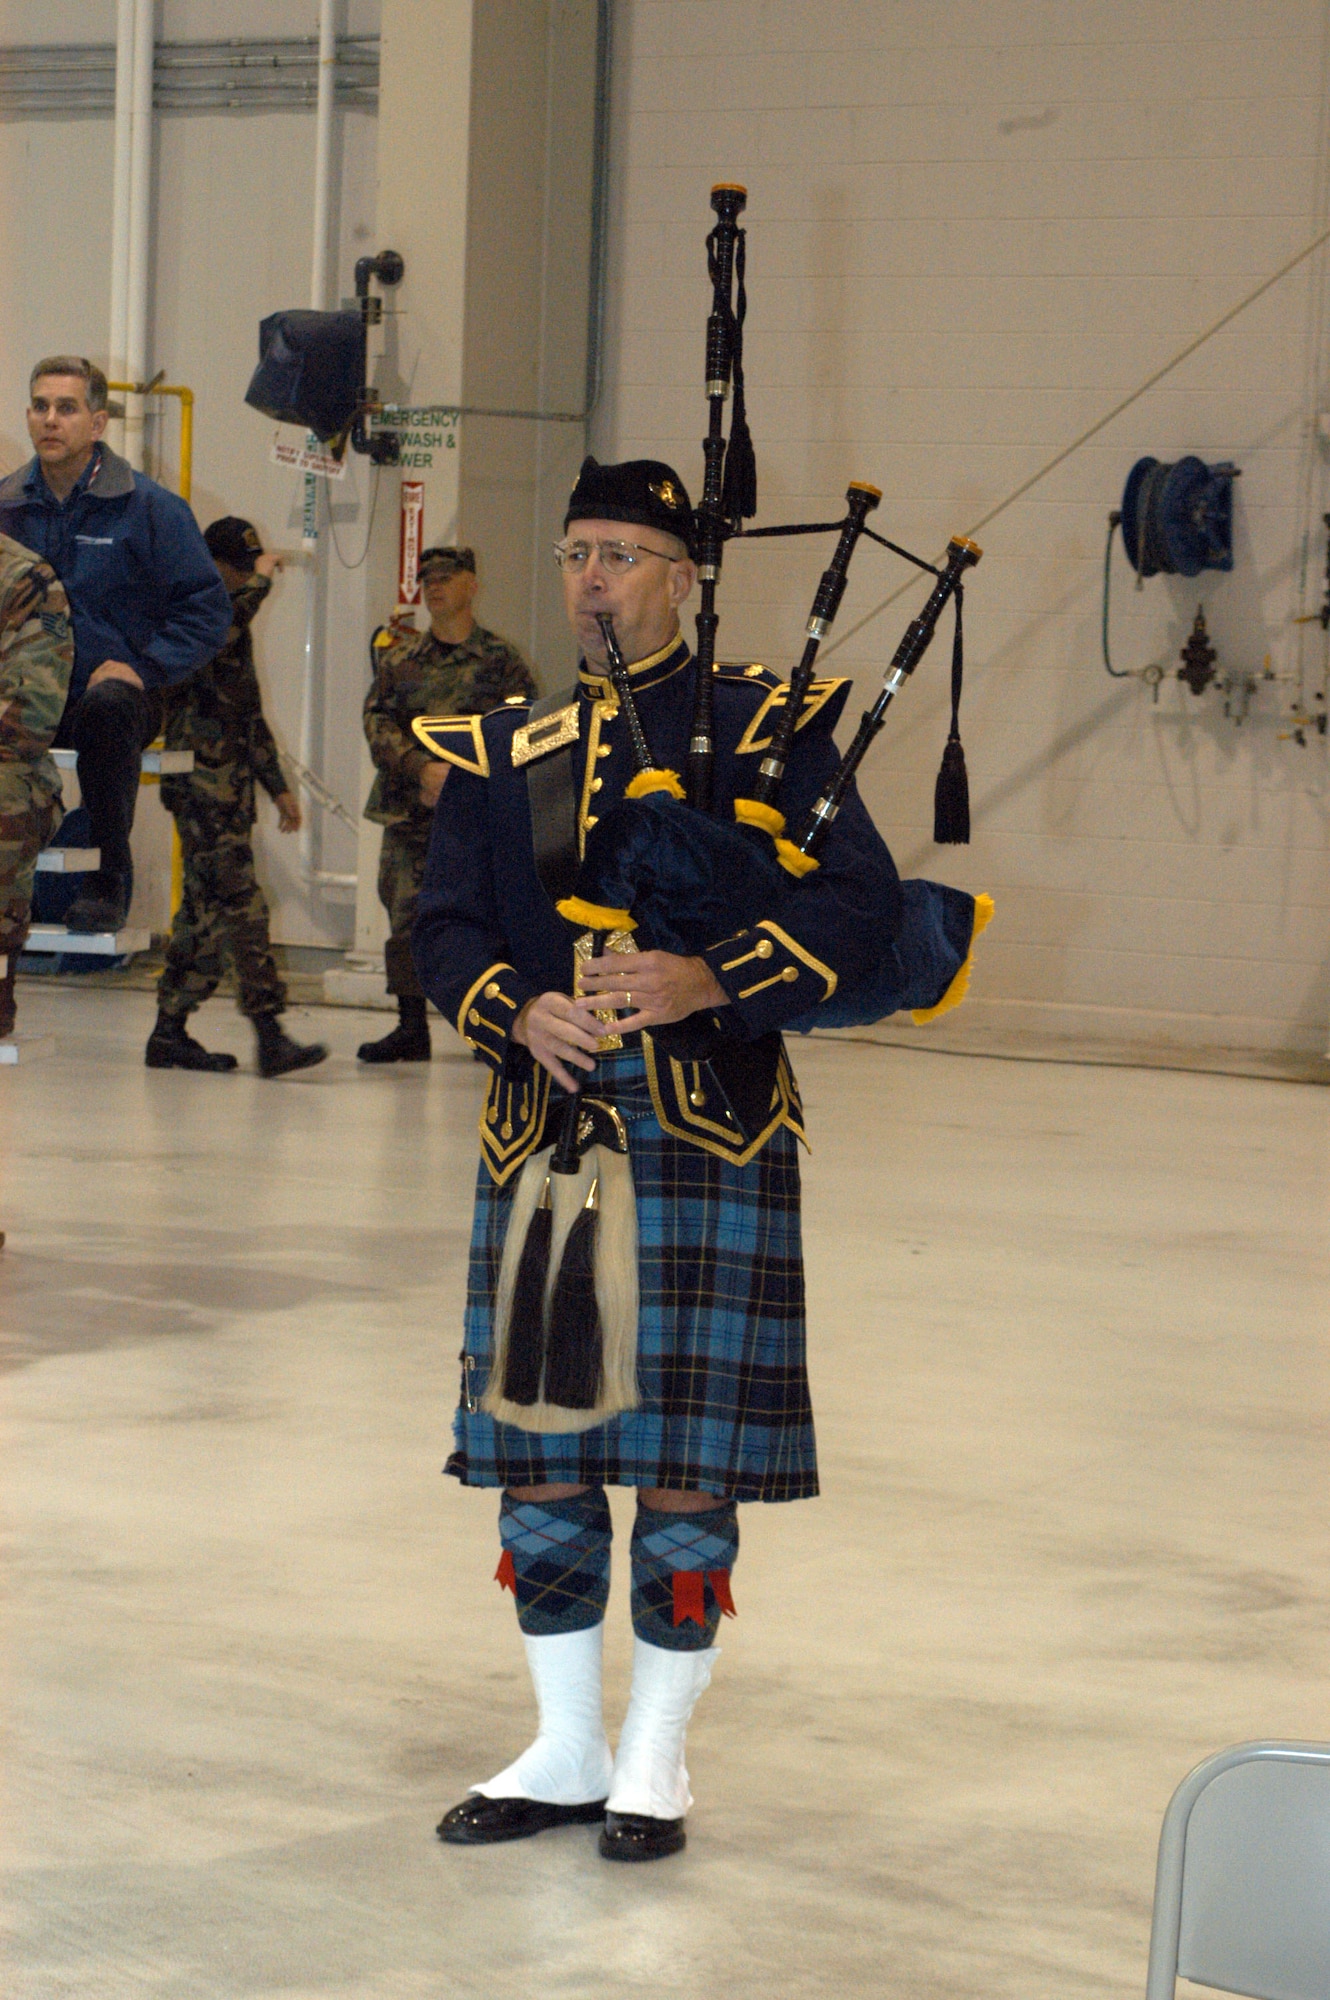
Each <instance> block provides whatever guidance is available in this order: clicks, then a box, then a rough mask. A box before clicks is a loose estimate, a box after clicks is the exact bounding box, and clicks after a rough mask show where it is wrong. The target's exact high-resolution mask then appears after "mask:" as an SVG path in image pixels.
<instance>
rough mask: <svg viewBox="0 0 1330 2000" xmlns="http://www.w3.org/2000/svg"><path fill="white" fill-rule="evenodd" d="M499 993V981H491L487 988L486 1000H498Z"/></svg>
mask: <svg viewBox="0 0 1330 2000" xmlns="http://www.w3.org/2000/svg"><path fill="white" fill-rule="evenodd" d="M499 992H500V987H499V982H498V980H497V979H491V981H490V983H489V985H488V986H487V987H486V988H485V998H486V999H487V1000H497V999H498V997H499Z"/></svg>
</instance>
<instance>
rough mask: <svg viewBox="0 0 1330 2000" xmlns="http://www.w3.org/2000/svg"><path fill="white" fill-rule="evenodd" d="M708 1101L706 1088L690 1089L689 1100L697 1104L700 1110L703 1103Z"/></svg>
mask: <svg viewBox="0 0 1330 2000" xmlns="http://www.w3.org/2000/svg"><path fill="white" fill-rule="evenodd" d="M706 1101H707V1094H706V1092H705V1090H690V1091H689V1093H688V1102H689V1103H690V1104H695V1105H696V1106H697V1108H698V1110H699V1111H700V1110H701V1109H702V1106H703V1105H704V1104H705V1103H706Z"/></svg>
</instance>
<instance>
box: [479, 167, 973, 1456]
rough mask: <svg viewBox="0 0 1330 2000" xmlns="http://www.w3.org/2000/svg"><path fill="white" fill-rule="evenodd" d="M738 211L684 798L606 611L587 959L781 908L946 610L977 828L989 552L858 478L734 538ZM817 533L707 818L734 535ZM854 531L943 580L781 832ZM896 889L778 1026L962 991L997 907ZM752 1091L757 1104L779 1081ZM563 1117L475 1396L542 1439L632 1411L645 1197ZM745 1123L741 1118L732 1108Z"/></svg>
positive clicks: (717, 382)
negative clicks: (789, 770)
mask: <svg viewBox="0 0 1330 2000" xmlns="http://www.w3.org/2000/svg"><path fill="white" fill-rule="evenodd" d="M745 201H746V191H745V190H744V189H743V188H741V187H737V186H734V185H731V184H728V183H727V184H724V185H722V186H719V187H716V188H713V189H712V194H711V203H712V207H713V209H714V210H715V213H716V218H717V220H716V224H715V227H714V228H713V229H712V231H711V233H710V235H709V236H708V238H707V258H708V270H709V273H710V277H711V282H712V309H711V313H710V315H709V317H708V321H707V352H706V393H707V398H708V402H709V405H710V422H709V428H708V435H707V438H706V440H705V442H704V445H703V453H704V460H705V474H704V483H703V492H702V498H701V502H700V504H699V506H698V508H697V510H696V541H695V553H696V556H697V561H698V572H699V578H700V581H701V606H700V609H699V611H698V614H697V646H696V651H695V655H694V660H695V668H696V682H695V688H696V691H695V705H694V711H693V718H692V727H691V731H690V738H689V745H688V757H687V765H686V773H687V786H686V789H685V786H684V784H683V783H682V782H681V780H680V777H679V774H677V773H675V772H672V771H668V770H663V769H661V768H659V767H657V766H656V764H655V763H654V761H653V758H652V754H651V749H650V745H649V744H648V741H647V738H646V734H645V731H644V729H643V727H642V722H641V717H640V715H639V713H638V709H637V705H636V701H635V699H634V694H633V686H632V677H631V674H630V671H629V667H628V663H627V662H626V661H625V660H624V658H623V655H622V652H621V650H620V648H619V645H618V642H617V639H616V637H615V632H614V627H613V623H612V620H611V619H610V618H608V617H606V616H603V615H602V616H601V617H600V618H599V621H598V622H599V624H600V627H601V632H602V636H603V639H604V644H605V652H606V660H607V668H608V678H609V680H610V682H611V685H612V686H613V689H614V693H615V697H616V700H617V701H618V704H619V707H620V711H621V713H622V715H623V718H624V721H625V724H626V727H627V731H628V736H629V741H630V744H631V746H632V755H633V761H634V763H635V765H636V767H637V768H636V772H635V774H634V776H633V778H632V780H631V781H630V783H629V785H628V787H627V790H626V793H625V796H624V798H623V799H622V800H621V801H620V802H619V803H618V804H617V805H615V806H613V807H611V808H610V809H609V810H608V811H607V812H605V813H604V814H603V815H602V816H601V817H600V818H599V820H598V821H597V823H596V824H595V825H594V826H593V827H592V829H591V831H590V832H589V833H588V835H587V840H586V846H585V851H584V853H583V857H582V863H581V867H580V869H579V872H578V877H577V882H576V886H575V891H574V893H573V895H572V896H570V897H566V898H564V899H563V900H562V901H561V902H560V903H559V904H558V908H559V911H560V914H561V915H562V916H564V917H565V918H566V919H567V920H568V921H569V922H570V923H571V924H572V925H573V926H574V928H575V929H576V930H577V931H578V932H579V934H589V936H587V935H581V936H580V937H579V945H580V947H581V949H582V950H583V952H584V953H585V952H586V951H588V950H589V951H590V953H591V954H592V955H594V956H599V955H600V954H601V953H602V952H603V951H604V950H605V949H606V947H607V946H610V947H611V948H614V949H624V948H626V949H628V950H632V949H634V948H637V949H645V950H662V951H672V952H679V953H682V954H685V955H692V954H695V953H697V952H700V951H701V950H703V949H705V948H706V947H708V946H710V945H712V944H714V943H715V941H716V940H717V939H718V938H721V937H725V936H727V935H730V934H732V933H735V932H737V931H739V930H742V929H745V928H747V927H748V926H749V925H751V924H752V923H754V922H756V921H757V920H758V919H759V918H776V917H779V916H780V914H781V912H782V910H783V909H784V907H785V905H786V904H787V903H788V902H790V900H791V899H792V898H793V897H795V896H796V895H797V894H798V891H799V885H800V883H801V882H802V881H803V880H804V879H805V878H806V877H807V876H809V875H811V874H812V873H813V872H814V871H815V870H816V869H817V867H818V866H819V853H820V850H821V849H822V847H823V845H824V844H825V842H826V839H827V836H828V834H829V832H830V829H831V827H832V826H833V824H834V822H835V820H836V817H837V815H838V813H839V812H840V810H841V807H842V804H843V802H844V799H845V796H846V794H847V792H848V791H849V789H850V786H851V785H852V784H853V782H854V779H855V775H856V773H857V771H858V769H859V767H860V765H861V763H862V762H863V759H864V757H865V755H866V754H867V751H868V749H869V747H870V745H871V744H872V743H873V741H874V740H875V738H876V737H877V736H878V734H879V733H880V731H881V729H882V727H883V724H884V722H885V719H886V713H887V710H888V708H889V707H890V706H891V704H892V702H893V701H894V700H895V698H896V696H897V695H898V694H899V692H900V690H901V688H902V687H903V686H904V685H905V682H906V681H907V680H908V678H909V677H910V675H911V674H912V673H913V672H914V670H915V668H916V667H917V666H918V664H919V662H920V660H921V659H922V658H923V656H924V654H925V652H926V651H927V649H928V647H929V645H930V643H931V641H932V638H933V635H934V632H935V631H936V629H937V625H938V622H939V620H940V619H941V616H942V613H943V611H944V610H945V608H946V606H947V605H948V603H950V604H952V605H953V607H954V614H955V637H954V642H953V650H952V690H951V692H952V712H951V730H950V734H949V736H948V740H947V746H946V750H945V752H944V756H943V765H942V769H941V771H940V772H939V776H938V784H937V789H936V795H935V815H934V817H935V826H934V832H935V837H936V838H937V839H938V840H940V841H965V840H968V838H969V806H968V796H967V788H966V778H965V764H964V755H963V752H962V750H961V746H960V733H959V726H958V711H959V703H960V693H961V675H962V648H963V626H962V604H963V595H964V586H963V578H964V576H965V574H966V572H967V570H969V569H971V568H973V566H974V565H975V564H976V563H977V562H978V561H979V559H980V555H981V551H980V549H979V548H978V547H977V546H976V545H975V543H973V542H971V541H967V540H964V539H963V538H960V537H955V538H953V540H952V541H951V542H950V543H949V544H948V548H947V552H946V555H945V558H944V560H943V563H942V565H941V567H940V568H939V567H937V566H936V565H934V564H932V563H928V562H926V561H924V560H923V559H922V558H921V557H919V556H916V555H912V554H911V553H910V551H909V550H907V549H903V548H901V547H899V545H898V544H896V543H894V542H890V541H888V540H886V538H885V537H884V536H882V535H879V534H878V533H876V532H875V531H874V530H873V529H872V528H870V527H869V526H868V520H867V517H868V515H869V514H870V513H871V512H872V511H873V509H874V508H876V506H877V505H878V503H879V502H880V500H881V497H882V496H881V493H880V491H879V489H878V488H877V487H875V486H870V485H868V484H866V483H863V482H858V481H856V482H854V483H852V484H851V485H850V487H849V489H848V491H847V493H846V513H845V517H844V519H843V520H840V521H835V522H805V523H797V524H793V525H789V526H785V525H781V526H776V527H768V528H745V527H744V526H743V522H744V521H745V520H748V519H750V518H751V517H752V515H753V514H754V513H755V512H756V508H757V492H756V470H755V465H754V459H753V448H752V442H751V438H750V437H749V433H748V424H747V417H746V413H745V409H744V379H743V324H744V316H745V312H746V297H745V291H744V263H745V253H744V232H743V231H742V230H741V229H739V227H738V217H739V215H740V214H741V212H742V210H743V207H744V204H745ZM736 288H737V289H736ZM731 381H733V386H734V403H733V420H732V423H731V429H730V437H729V440H728V443H727V440H726V438H725V435H724V405H725V401H726V399H727V397H728V394H729V390H730V384H731ZM827 532H835V533H836V535H837V542H836V546H835V549H834V551H833V553H832V556H831V559H830V561H829V562H828V564H827V567H826V569H825V570H824V571H823V574H822V576H821V578H820V580H819V583H818V587H817V592H816V595H815V597H814V600H813V605H812V609H811V611H810V613H809V617H808V621H807V625H806V628H805V645H804V650H803V655H802V657H801V658H800V660H799V662H798V664H797V666H796V667H795V669H794V671H793V673H792V674H791V677H790V681H789V684H788V687H787V689H786V693H785V699H784V702H783V703H782V704H778V705H776V707H775V718H774V721H773V725H772V735H771V739H770V742H769V744H768V746H767V749H766V754H765V756H764V757H763V759H762V762H761V764H760V767H759V769H758V772H757V777H756V782H755V784H754V785H753V788H752V796H751V797H745V798H739V799H736V800H735V802H734V811H733V817H732V818H724V819H723V818H720V817H718V816H716V815H715V814H714V813H713V811H712V802H713V789H714V788H713V774H714V758H715V742H714V735H715V722H714V696H715V672H714V668H715V648H716V632H717V626H718V622H719V621H718V617H717V613H716V604H715V600H716V584H717V581H718V579H719V575H720V569H721V562H722V559H723V555H724V550H725V546H726V543H727V542H729V541H731V540H735V539H738V538H741V537H742V538H756V537H759V536H771V535H797V534H813V533H827ZM865 537H867V538H868V539H870V540H871V541H874V542H876V543H878V544H880V545H881V546H882V547H884V548H887V549H889V550H892V551H893V552H894V553H896V554H898V555H901V556H903V557H904V558H905V559H906V560H908V561H910V562H912V563H914V564H916V565H917V566H918V567H919V568H920V569H923V570H926V571H928V572H929V573H930V574H931V575H932V577H933V579H934V582H933V588H932V590H931V591H930V593H929V596H928V599H927V602H926V603H925V604H924V606H923V608H922V610H921V611H920V612H919V613H918V614H917V616H916V617H914V618H913V619H912V620H911V621H910V623H909V625H908V626H907V628H906V630H905V633H904V635H903V636H902V638H901V641H900V644H899V645H898V646H897V648H896V651H895V653H894V654H893V655H892V659H891V662H890V664H889V666H888V668H887V672H886V675H885V677H884V680H883V684H882V687H881V690H880V691H879V693H878V695H877V697H876V699H875V700H874V701H873V703H872V705H871V706H870V707H869V708H868V709H867V710H866V711H865V713H864V715H863V717H862V720H861V721H860V724H859V727H858V730H857V732H856V734H855V736H854V739H853V741H852V742H851V744H850V746H849V748H848V749H847V750H846V751H845V753H844V755H843V756H842V757H841V759H840V762H839V764H838V766H837V767H836V770H835V772H834V774H833V776H832V777H831V778H830V779H829V780H828V782H827V783H826V784H825V785H824V787H823V789H822V791H821V793H820V794H819V796H818V797H817V799H816V800H815V801H814V803H813V805H812V806H811V807H810V808H808V810H807V811H806V812H805V814H804V816H803V818H802V820H801V821H800V822H799V824H798V825H797V826H794V827H790V826H788V825H787V821H786V815H785V813H784V811H783V810H782V809H781V804H780V799H781V792H782V785H783V780H784V778H785V772H786V766H787V764H788V762H789V759H790V755H791V751H792V748H793V745H794V739H795V733H796V731H797V729H798V726H799V721H800V717H801V715H802V712H803V709H804V706H805V704H806V702H807V700H808V697H809V693H810V690H811V688H812V686H813V676H814V668H815V664H816V660H817V655H818V651H819V648H820V646H821V645H822V642H823V641H824V639H825V638H826V636H827V634H828V632H829V631H830V629H831V626H832V623H833V621H834V619H835V617H836V613H837V611H838V609H839V607H840V603H841V599H842V597H843V595H844V591H845V585H846V578H847V574H848V570H849V565H850V560H851V557H852V556H853V554H854V552H855V549H856V547H857V546H858V544H859V543H860V541H861V540H862V539H863V538H865ZM893 888H894V885H893ZM898 894H899V903H897V902H896V901H895V900H894V899H893V902H892V906H891V908H890V909H889V910H888V909H884V910H883V911H882V913H881V919H880V922H879V923H878V924H877V926H876V936H875V949H874V951H873V953H872V954H871V957H872V969H871V972H870V973H869V974H868V976H866V977H860V978H859V979H858V980H857V982H855V984H854V985H853V987H852V988H851V989H848V990H846V989H842V988H838V989H837V991H836V992H835V994H833V995H832V996H831V998H830V999H828V1000H825V1001H823V1002H822V1004H821V1005H819V1006H818V1007H817V1008H816V1009H815V1010H814V1011H813V1012H812V1013H811V1014H808V1015H805V1016H803V1017H801V1018H800V1019H798V1020H796V1021H793V1022H791V1023H789V1024H788V1025H789V1026H790V1027H792V1028H794V1029H795V1030H796V1031H799V1032H807V1031H809V1030H811V1029H812V1028H814V1027H862V1026H867V1025H870V1024H872V1023H874V1022H877V1021H881V1020H883V1019H885V1018H886V1017H887V1016H888V1015H890V1014H893V1013H895V1012H897V1011H898V1010H900V1009H902V1008H908V1009H910V1010H911V1011H912V1013H913V1015H914V1019H915V1021H916V1022H923V1021H926V1020H929V1019H932V1018H935V1017H936V1015H937V1014H939V1013H941V1012H943V1011H944V1010H945V1009H946V1008H947V1007H950V1006H954V1005H956V1004H957V1003H958V1002H959V1000H960V999H961V998H963V996H964V992H965V989H966V986H967V984H968V979H969V968H970V958H971V952H972V948H973V944H974V940H975V938H976V937H977V936H978V934H979V932H980V931H982V930H983V928H984V926H985V925H986V924H987V922H988V920H989V918H990V916H991V915H992V903H991V901H990V899H989V898H988V897H986V896H980V897H977V898H976V897H974V896H971V895H968V894H966V893H965V892H964V891H962V890H959V889H954V888H951V887H949V886H947V885H946V884H943V883H937V882H931V881H925V880H922V879H919V880H911V881H905V882H902V883H900V884H899V890H898ZM607 1018H608V1019H609V1020H611V1021H612V1018H613V1017H612V1016H609V1017H607ZM651 1034H652V1040H653V1041H654V1042H655V1043H656V1044H657V1045H658V1047H659V1048H661V1050H662V1051H663V1052H665V1053H666V1054H673V1055H675V1056H677V1057H678V1058H680V1059H681V1060H689V1061H697V1062H707V1061H710V1060H711V1059H712V1058H713V1057H715V1056H716V1055H717V1052H718V1050H719V1048H720V1045H721V1044H722V1043H723V1042H724V1040H725V1037H724V1036H723V1034H722V1031H721V1030H720V1027H719V1025H718V1024H717V1023H716V1022H715V1021H714V1019H706V1020H703V1019H702V1018H701V1017H694V1019H693V1020H692V1021H688V1022H682V1023H678V1024H676V1025H674V1026H667V1027H660V1028H655V1029H653V1030H652V1031H651ZM773 1039H775V1038H773ZM717 1067H719V1063H717ZM764 1088H766V1089H767V1090H768V1094H769V1079H768V1080H767V1082H766V1083H764ZM721 1094H722V1096H724V1095H725V1093H724V1089H723V1086H722V1092H721ZM732 1101H733V1100H731V1102H732ZM765 1113H766V1106H765V1103H764V1104H763V1105H761V1106H759V1107H758V1119H757V1122H758V1124H759V1125H760V1123H761V1121H762V1118H763V1117H764V1116H765ZM561 1117H562V1123H561V1126H560V1131H559V1137H558V1140H557V1142H556V1143H555V1144H553V1145H552V1146H550V1147H547V1148H545V1149H543V1150H542V1151H541V1152H540V1153H538V1154H536V1155H535V1156H534V1157H533V1158H532V1159H530V1160H528V1161H527V1163H526V1165H525V1167H524V1168H523V1171H522V1174H521V1176H520V1178H519V1181H518V1184H517V1189H516V1192H515V1196H514V1201H513V1207H512V1211H511V1215H510V1219H509V1224H508V1231H507V1236H506V1239H505V1244H504V1254H503V1260H502V1265H501V1270H500V1278H499V1285H498V1291H497V1296H496V1301H495V1348H494V1361H493V1366H492V1368H491V1371H490V1381H489V1386H488V1388H487V1390H486V1392H485V1394H484V1396H483V1397H482V1408H484V1409H486V1410H487V1411H488V1412H489V1413H490V1414H491V1415H492V1416H494V1417H496V1418H498V1419H500V1420H501V1421H507V1422H510V1423H514V1424H517V1425H519V1426H520V1427H521V1428H523V1429H527V1430H536V1431H577V1430H582V1429H587V1428H589V1427H591V1426H592V1425H594V1424H599V1423H602V1422H604V1421H605V1420H606V1419H607V1418H609V1417H611V1416H613V1415H615V1414H617V1413H619V1412H621V1411H625V1410H629V1409H632V1408H633V1407H635V1405H636V1403H637V1400H638V1396H637V1384H636V1327H637V1304H638V1300H637V1235H636V1207H635V1198H634V1193H633V1184H632V1174H631V1169H630V1167H629V1163H628V1157H627V1154H628V1145H627V1136H626V1131H625V1128H624V1125H623V1121H622V1119H621V1118H620V1116H619V1114H618V1112H617V1111H616V1109H615V1108H614V1106H613V1105H612V1104H609V1103H607V1102H604V1101H602V1100H600V1099H598V1098H596V1097H594V1096H590V1095H588V1094H587V1093H586V1092H585V1091H584V1090H583V1089H582V1088H581V1087H580V1085H579V1088H578V1090H577V1091H576V1092H575V1093H574V1094H573V1095H572V1096H570V1097H569V1098H568V1100H567V1102H566V1104H565V1105H564V1107H563V1109H562V1113H561ZM735 1122H736V1124H738V1125H739V1126H740V1127H741V1128H742V1127H743V1119H742V1118H741V1117H740V1118H737V1119H736V1120H735Z"/></svg>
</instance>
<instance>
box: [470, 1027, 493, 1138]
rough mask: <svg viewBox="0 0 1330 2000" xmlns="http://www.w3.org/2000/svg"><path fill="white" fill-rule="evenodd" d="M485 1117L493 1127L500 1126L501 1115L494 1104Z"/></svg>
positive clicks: (473, 1045)
mask: <svg viewBox="0 0 1330 2000" xmlns="http://www.w3.org/2000/svg"><path fill="white" fill-rule="evenodd" d="M471 1046H472V1048H474V1047H475V1046H476V1045H475V1043H474V1042H472V1044H471ZM485 1116H486V1118H487V1119H488V1120H489V1122H490V1124H491V1125H497V1124H498V1122H499V1114H498V1112H497V1111H496V1110H495V1109H494V1106H493V1105H492V1104H491V1106H490V1108H489V1110H488V1111H487V1112H486V1113H485Z"/></svg>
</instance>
